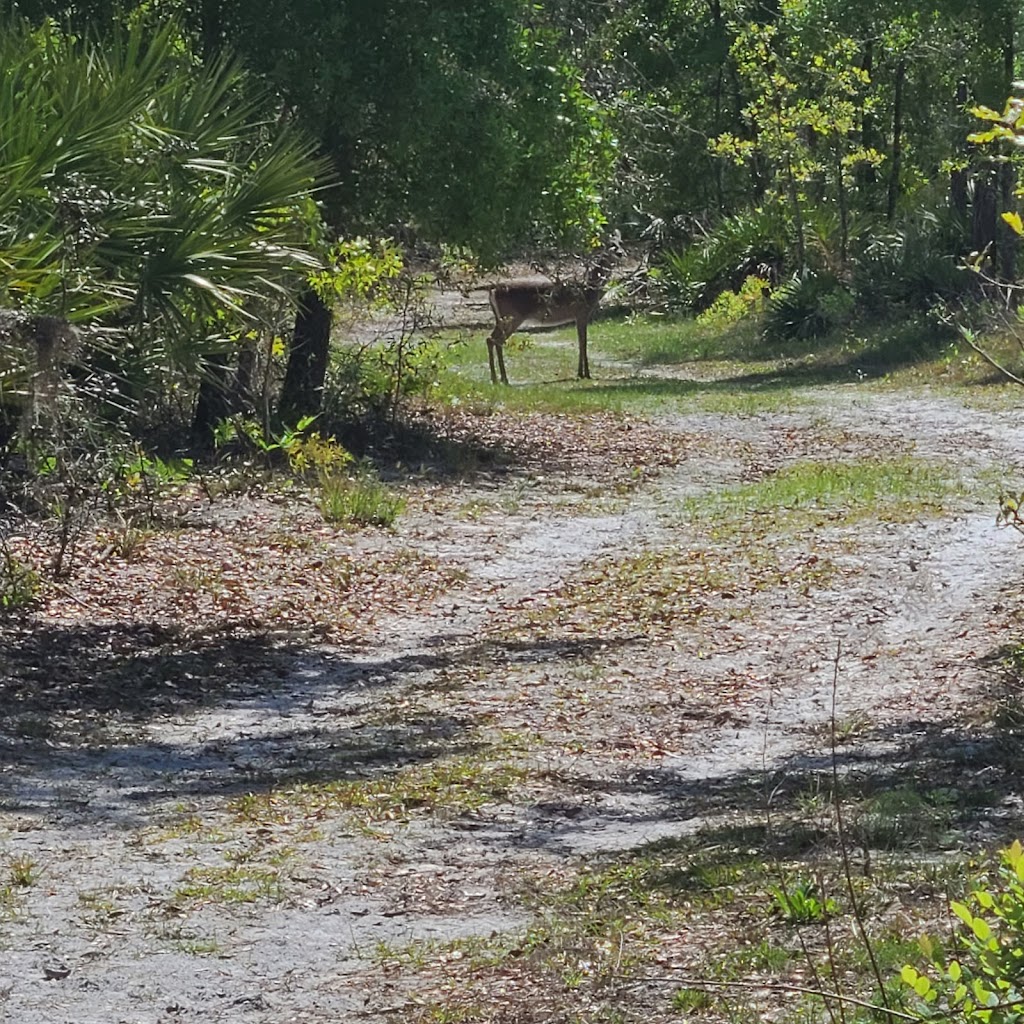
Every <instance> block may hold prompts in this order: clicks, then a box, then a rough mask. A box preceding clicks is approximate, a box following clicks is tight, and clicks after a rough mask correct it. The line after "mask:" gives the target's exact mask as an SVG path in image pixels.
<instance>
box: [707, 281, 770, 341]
mask: <svg viewBox="0 0 1024 1024" xmlns="http://www.w3.org/2000/svg"><path fill="white" fill-rule="evenodd" d="M767 287H768V282H767V281H766V280H765V279H764V278H763V277H756V276H754V275H753V274H751V276H750V277H748V278H747V279H746V280H745V281H744V282H743V285H742V287H741V288H740V290H739V291H738V292H732V291H726V292H722V293H721V295H719V296H718V298H716V299H715V301H714V302H712V303H711V305H710V306H708V308H707V309H706V310H704V312H703V313H701V314H700V315H699V316H698V317H697V323H698V324H700V325H701V326H702V327H718V328H724V327H732V326H733V325H734V324H738V323H740V322H741V321H743V320H746V319H747V318H748V317H752V316H756V315H757V314H759V313H760V312H761V310H762V308H763V306H764V295H765V289H767Z"/></svg>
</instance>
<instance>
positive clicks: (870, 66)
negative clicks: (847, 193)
mask: <svg viewBox="0 0 1024 1024" xmlns="http://www.w3.org/2000/svg"><path fill="white" fill-rule="evenodd" d="M860 66H861V69H862V70H863V71H864V73H865V74H866V75H867V76H868V81H869V82H871V84H872V85H874V73H875V46H874V43H873V42H872V40H870V39H869V40H868V41H867V42H866V43H865V44H864V54H863V57H862V58H861V65H860ZM860 144H861V146H862V147H863V148H864V149H881V148H882V143H881V142H880V140H879V138H878V129H877V128H876V126H875V121H874V118H873V117H872V116H871V112H870V111H869V110H867V109H865V108H864V107H861V111H860ZM856 176H857V177H856V181H857V184H858V185H860V186H861V187H862V188H864V189H865V191H866V192H867V193H868V195H871V194H873V193H874V189H872V188H871V186H872V185H874V184H875V182H876V181H877V179H878V174H877V173H876V171H875V167H874V164H872V163H870V162H869V161H867V160H864V161H862V162H861V163H859V164H858V165H857V170H856Z"/></svg>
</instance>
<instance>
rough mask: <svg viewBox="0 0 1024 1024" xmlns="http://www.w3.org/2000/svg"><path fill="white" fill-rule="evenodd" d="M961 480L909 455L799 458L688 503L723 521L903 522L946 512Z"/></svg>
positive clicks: (691, 514)
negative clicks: (874, 519) (820, 459)
mask: <svg viewBox="0 0 1024 1024" xmlns="http://www.w3.org/2000/svg"><path fill="white" fill-rule="evenodd" d="M962 493H963V492H962V487H961V485H960V483H959V481H958V480H957V479H956V478H955V477H954V476H953V475H952V474H951V473H950V471H949V470H948V469H947V468H946V467H944V466H941V465H937V464H934V463H928V462H923V461H921V460H916V459H911V458H899V459H862V460H859V461H855V462H826V463H822V462H815V461H810V460H807V461H801V462H797V463H794V464H793V465H790V466H785V467H783V468H782V469H780V470H779V471H778V472H776V473H772V474H770V475H769V476H766V477H764V478H763V479H761V480H758V481H757V482H756V483H752V484H744V485H742V486H740V487H733V488H729V489H727V490H724V491H719V492H717V493H714V494H708V495H702V496H700V497H697V498H691V499H689V500H688V501H687V502H686V505H685V510H686V513H687V516H688V518H690V519H692V520H696V521H698V522H700V521H713V522H715V523H716V524H719V525H721V524H724V523H725V522H726V521H728V520H732V521H733V522H734V523H738V524H748V523H750V522H751V519H752V517H755V516H762V517H767V520H768V522H766V523H762V525H779V526H783V525H785V526H793V525H796V526H799V525H801V524H802V523H805V522H809V521H818V522H821V521H830V522H842V523H852V522H857V521H860V520H862V519H865V518H868V517H874V516H878V517H880V518H883V519H886V520H889V521H903V520H906V519H908V518H913V517H915V516H919V515H928V514H931V515H934V514H938V513H940V512H942V510H943V506H944V503H945V502H946V501H948V499H949V497H950V496H952V495H959V494H962Z"/></svg>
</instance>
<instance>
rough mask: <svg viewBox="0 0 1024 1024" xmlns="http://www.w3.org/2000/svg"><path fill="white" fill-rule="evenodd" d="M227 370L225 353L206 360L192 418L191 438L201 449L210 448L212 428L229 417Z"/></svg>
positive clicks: (227, 362)
mask: <svg viewBox="0 0 1024 1024" xmlns="http://www.w3.org/2000/svg"><path fill="white" fill-rule="evenodd" d="M229 368H230V363H229V358H228V355H227V353H225V352H219V353H217V354H216V355H212V356H207V358H206V366H205V367H204V371H203V379H202V381H201V382H200V384H199V397H198V399H197V400H196V411H195V415H194V416H193V418H192V436H193V438H195V442H196V444H197V445H199V446H200V447H201V448H206V447H210V446H212V443H213V431H214V428H215V427H216V426H217V424H218V423H220V422H221V420H225V419H227V418H228V416H230V415H231V403H230V402H229V400H228V371H229Z"/></svg>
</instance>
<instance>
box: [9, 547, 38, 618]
mask: <svg viewBox="0 0 1024 1024" xmlns="http://www.w3.org/2000/svg"><path fill="white" fill-rule="evenodd" d="M38 593H39V574H38V573H37V572H36V571H35V570H34V569H32V568H30V567H29V566H27V565H25V563H24V562H22V561H20V560H19V559H17V558H15V557H14V555H13V554H11V552H10V550H9V549H8V548H7V547H6V546H4V547H3V548H2V549H0V611H15V610H17V609H19V608H25V607H27V606H28V605H30V604H31V603H32V602H33V601H34V600H35V598H36V595H37V594H38Z"/></svg>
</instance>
